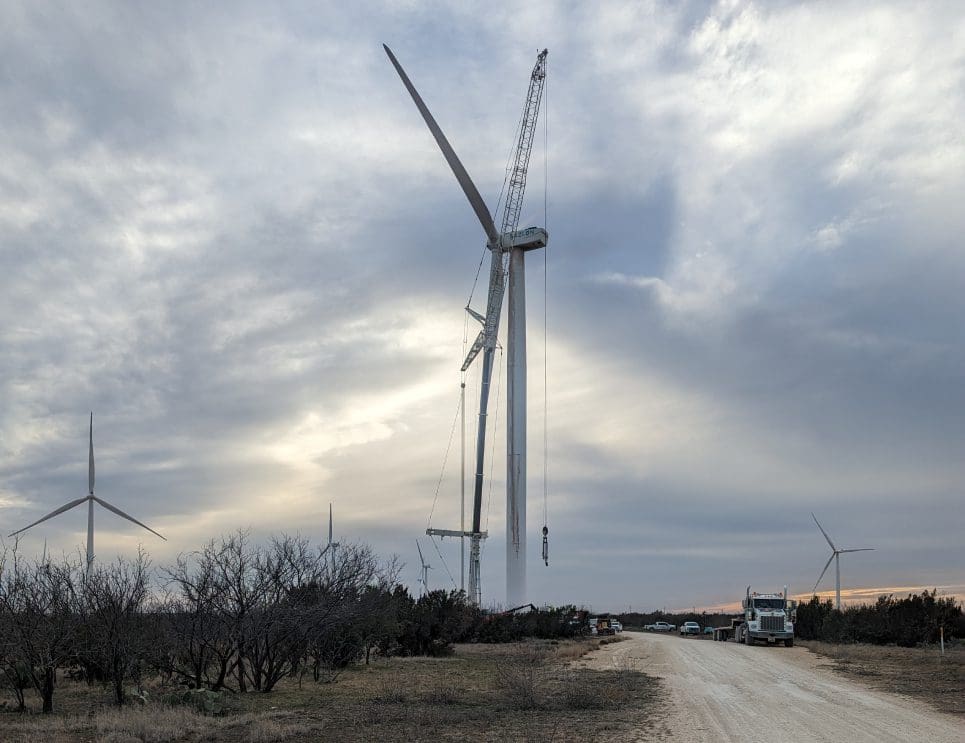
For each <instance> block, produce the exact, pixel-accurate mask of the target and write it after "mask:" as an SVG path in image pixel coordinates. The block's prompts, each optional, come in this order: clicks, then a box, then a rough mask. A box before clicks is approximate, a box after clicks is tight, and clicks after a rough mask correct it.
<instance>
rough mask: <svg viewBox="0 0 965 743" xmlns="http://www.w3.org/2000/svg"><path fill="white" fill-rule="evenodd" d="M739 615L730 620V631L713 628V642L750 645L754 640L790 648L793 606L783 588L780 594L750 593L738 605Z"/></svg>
mask: <svg viewBox="0 0 965 743" xmlns="http://www.w3.org/2000/svg"><path fill="white" fill-rule="evenodd" d="M741 606H742V608H743V613H742V614H741V615H740V616H737V617H734V618H732V619H731V623H730V627H715V628H714V639H715V640H720V641H722V642H727V640H729V639H730V638H731V637H733V638H734V640H735V641H736V642H740V643H744V644H745V645H753V644H755V643H756V642H757V641H758V640H762V641H764V642H766V643H767V644H768V645H771V644H774V643H777V642H782V641H783V643H784V646H785V647H788V648H789V647H792V646H793V645H794V622H795V620H796V619H797V602H796V601H789V600H788V598H787V586H784V592H783V593H757V592H756V591H755V592H754V593H751V587H750V586H748V587H747V594H746V596H745V598H744V600H743V601H742V602H741Z"/></svg>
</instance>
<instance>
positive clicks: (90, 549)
mask: <svg viewBox="0 0 965 743" xmlns="http://www.w3.org/2000/svg"><path fill="white" fill-rule="evenodd" d="M89 440H90V457H89V459H88V463H87V491H88V494H87V495H86V496H85V497H83V498H78V499H77V500H72V501H70V503H66V504H64V505H62V506H61V507H60V508H58V509H56V510H55V511H51V512H50V513H48V514H47V515H46V516H44V517H43V518H42V519H37V520H36V521H34V522H33V523H32V524H28V525H27V526H25V527H24V528H23V529H18V530H17V531H15V532H13V533H12V534H10V536H11V537H13V536H16V535H17V534H20V533H22V532H25V531H27V529H30V528H32V527H34V526H36V525H37V524H41V523H43V522H44V521H46V520H47V519H52V518H53V517H54V516H58V515H60V514H62V513H64V512H65V511H69V510H70V509H71V508H75V507H76V506H79V505H80V504H81V503H84V502H85V501H86V502H87V571H88V572H90V567H91V564H92V563H93V562H94V503H95V502H96V503H99V504H100V505H102V506H103V507H104V508H106V509H107V510H108V511H112V512H114V513H116V514H117V515H118V516H120V517H121V518H125V519H127V520H128V521H130V522H131V523H133V524H137V525H138V526H140V527H141V528H143V529H147V530H148V531H149V532H151V534H154V535H155V536H158V537H161V535H160V534H158V533H157V532H156V531H154V529H152V528H151V527H150V526H147V525H146V524H142V523H141V522H140V521H138V520H137V519H136V518H134V517H133V516H129V515H128V514H126V513H124V512H123V511H122V510H121V509H119V508H116V507H115V506H112V505H111V504H110V503H108V502H107V501H105V500H102V499H100V498H98V497H97V496H96V495H94V414H93V413H91V414H90V439H89ZM161 539H164V541H167V539H165V538H164V537H161ZM44 545H45V550H46V540H45V541H44Z"/></svg>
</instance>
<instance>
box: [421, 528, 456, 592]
mask: <svg viewBox="0 0 965 743" xmlns="http://www.w3.org/2000/svg"><path fill="white" fill-rule="evenodd" d="M429 541H430V542H432V546H433V547H435V548H436V554H437V555H439V559H440V560H442V567H444V568H445V569H446V575H448V576H449V580H451V581H452V587H453V589H454V590H456V591H458V590H459V586H457V585H456V579H455V578H453V577H452V572H451V571H450V570H449V565H448V564H446V558H445V557H443V556H442V550H440V549H439V545H438V544H436V540H435V538H434V537H433V536H432V535H431V534H430V535H429ZM428 590H429V589H428V587H427V588H426V591H428Z"/></svg>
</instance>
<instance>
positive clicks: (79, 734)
mask: <svg viewBox="0 0 965 743" xmlns="http://www.w3.org/2000/svg"><path fill="white" fill-rule="evenodd" d="M598 647H599V642H598V641H597V640H596V639H594V640H588V641H583V642H573V643H570V642H566V643H547V642H539V643H520V644H516V645H485V646H479V645H473V646H459V647H457V649H456V653H455V655H453V656H451V657H448V658H390V659H382V660H379V661H378V662H376V663H373V664H372V665H370V666H368V667H365V666H362V667H357V668H351V669H349V670H347V671H346V672H345V673H344V674H343V675H342V676H341V677H340V678H339V680H338V682H337V683H334V684H314V683H304V684H303V685H302V686H301V687H300V686H299V685H298V683H297V682H296V681H293V680H287V679H286V680H284V681H283V682H282V683H280V684H279V686H278V687H277V688H276V690H275V691H273V692H272V693H270V694H257V693H252V694H244V695H238V696H236V697H233V698H232V699H231V703H230V704H229V706H228V712H227V713H226V714H225V715H223V716H220V717H205V716H203V715H201V714H199V713H198V712H196V711H194V710H193V709H190V708H186V707H175V708H172V707H163V706H160V705H154V704H152V705H148V706H145V707H133V708H125V709H120V710H118V709H116V708H112V707H110V706H109V705H108V704H106V702H107V701H108V700H109V694H108V692H107V691H106V690H104V689H102V688H101V687H87V686H85V685H83V684H80V683H74V682H70V681H66V680H62V681H60V682H59V683H58V688H57V692H56V694H55V697H54V704H55V709H56V710H57V713H56V714H54V715H52V716H47V717H42V716H40V715H28V716H21V715H17V714H14V713H10V712H0V741H3V743H6V742H7V741H11V743H21V741H23V743H27V741H30V742H31V743H34V742H35V741H42V742H43V743H61V742H62V741H63V742H64V743H80V741H85V743H86V742H87V741H92V740H97V741H108V742H109V743H154V742H157V743H163V742H164V741H174V740H178V741H181V740H184V741H193V742H195V743H201V742H202V741H203V742H204V743H207V742H208V741H211V743H267V741H275V740H280V741H284V740H291V741H295V740H339V741H345V742H346V743H351V742H352V741H372V740H378V741H380V743H392V742H393V741H410V740H412V741H418V740H433V741H438V740H441V741H447V740H452V741H456V740H465V739H466V738H468V737H472V738H474V739H476V740H479V741H494V742H495V741H499V742H500V743H501V742H502V741H512V740H541V741H569V740H581V741H582V740H595V739H607V740H619V739H620V738H621V735H624V734H626V735H629V732H628V731H630V730H640V729H644V728H646V726H647V724H648V720H649V719H650V718H651V716H652V714H653V712H654V711H655V710H656V709H657V708H658V707H659V705H660V699H661V698H660V694H661V691H660V686H659V683H658V682H657V681H656V680H654V679H651V678H650V677H648V676H646V675H645V674H642V673H639V672H637V671H636V670H635V669H630V668H628V669H619V670H615V671H592V670H588V669H583V668H577V667H575V664H573V663H571V662H570V661H572V660H574V659H576V658H578V657H580V656H581V655H583V654H584V652H587V651H590V650H592V649H594V648H598Z"/></svg>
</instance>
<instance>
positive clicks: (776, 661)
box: [586, 632, 965, 743]
mask: <svg viewBox="0 0 965 743" xmlns="http://www.w3.org/2000/svg"><path fill="white" fill-rule="evenodd" d="M623 636H624V637H625V638H627V641H625V642H618V643H614V644H612V645H608V646H606V647H604V648H601V650H600V651H599V652H596V653H592V654H591V655H590V656H588V658H587V660H586V663H587V665H588V666H590V667H596V668H625V667H627V666H628V665H630V666H632V667H633V668H636V669H637V670H640V671H644V672H646V673H648V674H650V675H653V676H658V677H660V678H662V679H664V683H665V684H666V686H667V688H668V691H669V695H670V709H668V710H667V719H666V720H665V721H663V722H662V724H661V725H659V726H657V728H655V729H654V730H652V731H650V732H648V733H646V734H643V735H642V736H641V738H640V740H670V741H674V742H676V741H680V742H681V743H693V742H694V741H741V743H751V742H752V741H767V742H768V743H776V742H777V741H833V743H863V742H864V741H869V742H870V741H874V742H875V743H880V742H882V741H894V742H895V743H908V741H929V742H930V743H938V742H939V741H948V742H949V743H962V741H965V723H963V722H962V721H960V720H958V719H956V718H954V717H951V716H946V715H942V714H941V713H939V712H935V711H933V710H931V709H930V708H928V707H925V706H924V705H923V704H921V703H916V702H912V701H910V700H908V699H905V698H903V697H900V696H897V695H893V694H887V693H884V692H878V691H874V690H871V689H868V688H865V687H864V686H861V685H860V684H858V683H855V682H853V681H849V680H848V679H845V678H842V677H841V676H837V675H835V674H834V673H833V672H832V671H830V670H829V669H826V668H822V667H821V661H820V660H819V659H818V658H817V657H816V656H814V655H812V654H811V653H809V652H808V651H807V650H806V649H804V648H785V647H760V646H758V647H746V646H744V645H737V644H735V643H733V642H728V643H723V642H713V641H711V640H702V639H697V638H681V637H677V636H668V635H655V634H650V633H646V634H643V633H635V632H625V633H624V634H623Z"/></svg>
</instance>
